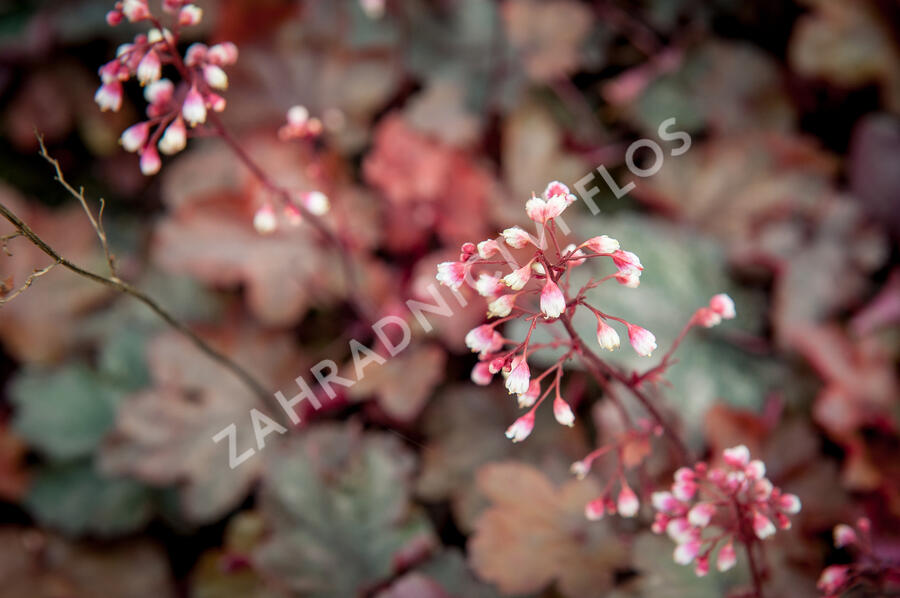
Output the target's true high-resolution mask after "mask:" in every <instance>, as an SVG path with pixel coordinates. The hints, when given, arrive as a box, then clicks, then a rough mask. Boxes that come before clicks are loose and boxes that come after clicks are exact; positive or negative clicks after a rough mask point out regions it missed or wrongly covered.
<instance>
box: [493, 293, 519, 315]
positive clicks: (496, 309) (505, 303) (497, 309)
mask: <svg viewBox="0 0 900 598" xmlns="http://www.w3.org/2000/svg"><path fill="white" fill-rule="evenodd" d="M516 295H518V293H512V294H511V295H501V296H499V297H497V298H496V299H494V300H493V301H491V302H490V303H488V311H487V316H488V317H489V318H505V317H506V316H508V315H509V313H510V312H511V311H512V308H513V305H515V303H516Z"/></svg>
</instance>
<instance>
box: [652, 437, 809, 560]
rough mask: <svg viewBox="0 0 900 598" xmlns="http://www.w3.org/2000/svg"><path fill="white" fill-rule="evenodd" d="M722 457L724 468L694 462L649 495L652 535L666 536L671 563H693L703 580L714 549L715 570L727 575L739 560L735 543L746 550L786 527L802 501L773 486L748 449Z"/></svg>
mask: <svg viewBox="0 0 900 598" xmlns="http://www.w3.org/2000/svg"><path fill="white" fill-rule="evenodd" d="M722 457H723V460H724V466H723V467H710V466H709V465H707V464H706V463H698V464H697V465H695V466H694V467H693V468H688V467H683V468H681V469H679V470H678V471H676V472H675V483H674V484H672V488H671V490H670V491H668V492H656V493H654V494H653V497H652V501H653V506H654V508H655V509H656V510H657V514H656V520H655V521H654V523H653V531H654V532H656V533H658V534H661V533H663V532H665V533H667V534H668V535H669V537H670V538H672V540H674V541H675V543H676V544H677V547H676V548H675V553H674V555H673V557H674V559H675V562H676V563H678V564H680V565H688V564H690V563H695V568H694V571H695V573H696V574H697V575H698V576H701V577H702V576H704V575H706V574H707V573H708V572H709V559H710V555H711V553H712V552H713V550H715V549H716V547H717V546H719V545H721V548H720V549H719V552H718V556H717V559H716V567H717V568H718V570H719V571H727V570H728V569H731V568H732V567H733V566H734V564H735V561H736V558H737V555H736V552H735V548H734V543H735V541H737V542H741V543H744V544H747V545H748V546H749V545H750V544H752V543H753V542H755V541H756V540H765V539H766V538H768V537H769V536H771V535H773V534H774V533H775V531H776V529H778V528H780V529H789V528H790V527H791V521H790V519H789V517H788V516H789V515H794V514H796V513H798V512H799V511H800V499H799V498H797V496H795V495H793V494H787V493H783V492H782V491H781V490H780V489H779V488H777V487H775V486H773V485H772V482H770V481H769V480H768V479H767V478H766V477H765V475H766V466H765V464H764V463H763V462H762V461H759V460H751V459H750V451H749V450H748V449H747V447H746V446H743V445H741V446H736V447H734V448H731V449H727V450H725V451H724V452H723V454H722ZM714 530H715V531H714Z"/></svg>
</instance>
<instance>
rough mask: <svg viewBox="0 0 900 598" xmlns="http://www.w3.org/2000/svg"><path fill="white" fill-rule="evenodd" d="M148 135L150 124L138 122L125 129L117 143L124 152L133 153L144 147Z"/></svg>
mask: <svg viewBox="0 0 900 598" xmlns="http://www.w3.org/2000/svg"><path fill="white" fill-rule="evenodd" d="M149 133H150V123H148V122H140V123H137V124H136V125H131V126H130V127H128V128H127V129H125V131H123V132H122V136H121V137H120V138H119V143H121V144H122V147H123V148H125V151H126V152H132V153H134V152H136V151H138V150H139V149H141V148H142V147H144V142H145V141H147V135H148V134H149Z"/></svg>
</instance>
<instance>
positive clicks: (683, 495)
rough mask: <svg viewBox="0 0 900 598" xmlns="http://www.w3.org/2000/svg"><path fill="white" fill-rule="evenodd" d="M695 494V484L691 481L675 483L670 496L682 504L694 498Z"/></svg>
mask: <svg viewBox="0 0 900 598" xmlns="http://www.w3.org/2000/svg"><path fill="white" fill-rule="evenodd" d="M696 492H697V484H696V483H694V482H691V481H684V482H675V483H674V484H672V495H673V496H675V498H677V499H678V500H680V501H682V502H687V501H689V500H691V499H692V498H694V494H695V493H696Z"/></svg>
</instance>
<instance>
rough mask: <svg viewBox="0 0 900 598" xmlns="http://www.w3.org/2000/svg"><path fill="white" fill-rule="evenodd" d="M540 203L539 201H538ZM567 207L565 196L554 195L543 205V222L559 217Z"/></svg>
mask: <svg viewBox="0 0 900 598" xmlns="http://www.w3.org/2000/svg"><path fill="white" fill-rule="evenodd" d="M538 201H540V200H538ZM568 206H569V204H568V202H567V201H566V196H565V195H554V196H553V197H550V198H549V199H547V201H546V203H545V204H544V220H552V219H553V218H557V217H559V215H560V214H562V213H563V211H565V209H566V208H567V207H568Z"/></svg>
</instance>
